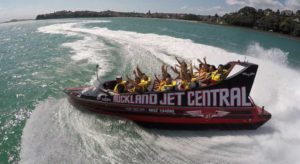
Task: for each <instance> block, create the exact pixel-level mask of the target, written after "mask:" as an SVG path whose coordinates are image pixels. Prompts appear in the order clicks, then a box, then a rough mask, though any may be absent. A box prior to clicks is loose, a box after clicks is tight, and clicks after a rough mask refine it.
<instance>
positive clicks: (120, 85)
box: [114, 76, 126, 94]
mask: <svg viewBox="0 0 300 164" xmlns="http://www.w3.org/2000/svg"><path fill="white" fill-rule="evenodd" d="M116 81H117V84H116V85H115V87H114V93H117V94H120V93H124V92H125V91H126V81H125V80H122V77H121V76H117V77H116Z"/></svg>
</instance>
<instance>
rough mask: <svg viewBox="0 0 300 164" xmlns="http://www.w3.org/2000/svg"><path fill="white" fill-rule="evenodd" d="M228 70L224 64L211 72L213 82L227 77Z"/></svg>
mask: <svg viewBox="0 0 300 164" xmlns="http://www.w3.org/2000/svg"><path fill="white" fill-rule="evenodd" d="M227 75H228V71H227V70H226V69H224V66H223V65H221V64H220V65H219V67H218V69H217V70H216V71H214V72H213V73H212V74H211V83H212V84H215V83H218V82H220V81H222V80H224V79H225V78H226V76H227Z"/></svg>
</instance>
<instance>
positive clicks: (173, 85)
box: [161, 80, 176, 91]
mask: <svg viewBox="0 0 300 164" xmlns="http://www.w3.org/2000/svg"><path fill="white" fill-rule="evenodd" d="M175 86H176V81H175V80H172V83H171V84H165V85H163V86H162V88H161V91H167V90H170V89H173V88H174V87H175Z"/></svg>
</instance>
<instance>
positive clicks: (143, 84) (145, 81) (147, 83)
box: [138, 73, 151, 92]
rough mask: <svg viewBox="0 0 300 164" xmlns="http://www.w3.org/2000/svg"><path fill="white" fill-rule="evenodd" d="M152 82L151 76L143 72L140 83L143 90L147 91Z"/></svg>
mask: <svg viewBox="0 0 300 164" xmlns="http://www.w3.org/2000/svg"><path fill="white" fill-rule="evenodd" d="M150 84H151V78H150V77H148V76H147V75H146V74H144V73H143V75H142V79H141V82H140V83H139V84H138V86H139V87H140V90H141V92H146V91H147V90H148V87H149V86H150Z"/></svg>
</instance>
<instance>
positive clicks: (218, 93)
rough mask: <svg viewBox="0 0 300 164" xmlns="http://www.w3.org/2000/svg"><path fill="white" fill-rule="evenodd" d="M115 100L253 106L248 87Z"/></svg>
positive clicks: (120, 96) (139, 102)
mask: <svg viewBox="0 0 300 164" xmlns="http://www.w3.org/2000/svg"><path fill="white" fill-rule="evenodd" d="M113 102H115V103H123V104H138V105H168V106H184V105H186V106H195V107H198V106H201V107H210V106H222V107H223V106H228V107H229V106H232V107H237V106H252V104H251V103H250V102H249V99H248V97H247V95H246V87H241V88H238V87H236V88H230V89H228V88H221V89H211V90H198V91H188V92H173V93H160V94H156V93H153V94H137V95H130V94H125V95H114V97H113Z"/></svg>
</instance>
